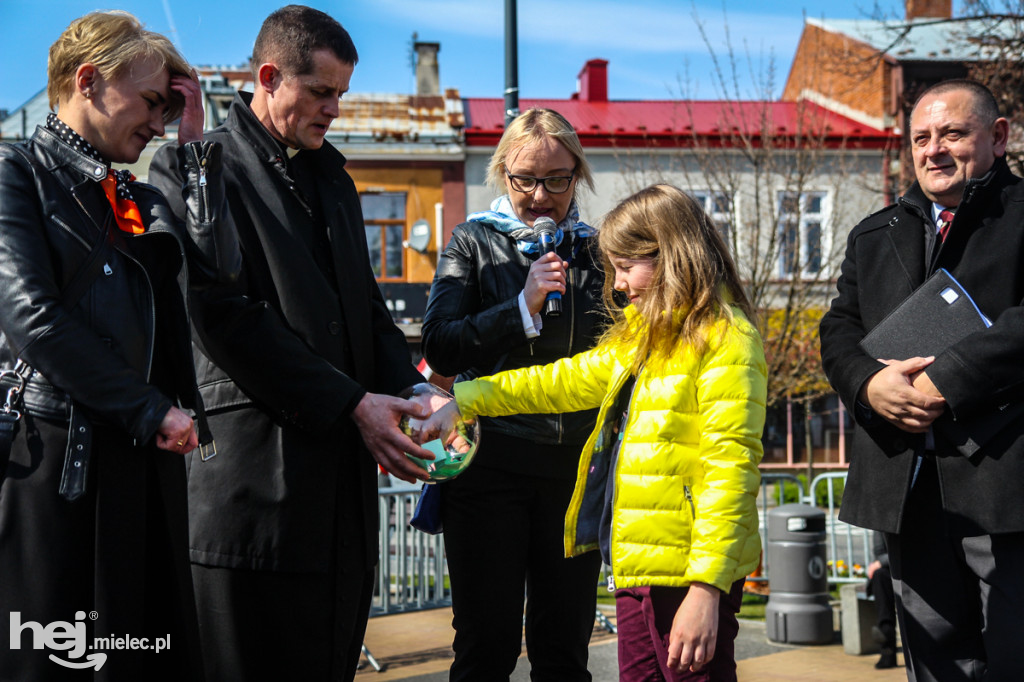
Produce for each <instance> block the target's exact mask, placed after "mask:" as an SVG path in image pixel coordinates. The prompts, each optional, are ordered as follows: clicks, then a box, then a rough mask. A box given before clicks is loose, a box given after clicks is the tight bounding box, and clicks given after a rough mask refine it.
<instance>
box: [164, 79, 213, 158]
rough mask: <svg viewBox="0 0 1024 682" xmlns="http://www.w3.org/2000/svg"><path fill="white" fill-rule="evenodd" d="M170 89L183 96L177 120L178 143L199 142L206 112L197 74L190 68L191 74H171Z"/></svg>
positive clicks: (201, 137)
mask: <svg viewBox="0 0 1024 682" xmlns="http://www.w3.org/2000/svg"><path fill="white" fill-rule="evenodd" d="M171 90H174V91H175V92H177V93H179V94H180V95H181V96H182V97H184V98H185V108H184V109H182V112H181V120H180V121H179V122H178V144H179V145H182V144H186V143H188V142H200V141H202V139H203V121H204V120H205V116H206V113H205V111H204V109H203V91H202V88H200V87H199V76H197V75H196V70H195V69H192V75H191V76H182V75H176V76H171Z"/></svg>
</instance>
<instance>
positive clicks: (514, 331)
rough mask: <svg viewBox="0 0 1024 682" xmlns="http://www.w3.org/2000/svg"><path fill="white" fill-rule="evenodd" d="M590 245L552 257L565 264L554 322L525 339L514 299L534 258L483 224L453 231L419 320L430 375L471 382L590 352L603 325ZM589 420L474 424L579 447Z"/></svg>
mask: <svg viewBox="0 0 1024 682" xmlns="http://www.w3.org/2000/svg"><path fill="white" fill-rule="evenodd" d="M596 242H597V239H596V238H594V237H590V238H585V239H582V240H575V241H574V240H572V239H570V238H568V237H567V238H565V239H563V240H562V244H561V245H560V246H559V247H558V254H559V255H560V256H561V257H562V259H563V260H568V261H569V271H568V281H567V287H566V293H565V295H564V296H563V297H562V308H563V312H562V315H561V316H559V317H549V316H545V317H544V318H543V325H544V326H543V329H542V331H541V333H540V336H538V337H536V338H533V339H527V337H526V333H525V332H524V331H523V323H522V318H521V317H520V313H519V302H518V297H519V292H521V291H522V290H523V286H524V284H525V283H526V276H527V273H528V272H529V270H530V265H531V264H532V263H533V261H534V260H535V257H531V256H527V255H525V254H523V253H521V252H520V251H519V250H518V249H517V248H516V245H515V241H514V240H513V239H512V238H511V237H509V236H508V235H507V234H503V233H501V232H498V231H497V230H494V229H492V228H491V227H490V226H489V225H487V224H486V223H477V222H469V223H462V224H461V225H458V226H456V228H455V230H454V231H453V233H452V238H451V241H450V242H449V244H448V246H447V247H446V248H445V251H444V253H443V254H442V256H441V260H440V263H438V267H437V272H436V273H435V275H434V283H433V285H432V287H431V290H430V301H429V302H428V303H427V312H426V314H425V315H424V318H423V329H422V334H423V341H422V343H423V355H424V357H425V358H426V359H427V362H428V363H429V364H430V367H431V369H433V370H434V371H435V372H437V373H439V374H443V375H446V376H454V375H458V377H459V379H472V378H475V377H478V376H485V375H488V374H494V373H495V372H496V371H500V370H506V369H515V368H518V367H529V366H531V365H543V364H547V363H549V362H554V361H555V360H557V359H559V358H563V357H568V356H571V355H575V354H576V353H580V352H582V351H584V350H587V349H589V348H591V347H593V345H594V344H595V342H596V340H597V337H598V336H599V335H600V332H601V329H602V326H603V324H604V323H605V321H606V317H605V314H604V312H603V310H604V306H603V305H602V303H601V287H602V285H603V283H604V270H603V268H602V267H601V264H600V263H599V262H598V260H597V243H596ZM573 254H575V255H573ZM595 418H596V414H595V413H594V411H593V410H588V411H587V412H577V413H573V414H563V415H515V416H511V417H501V418H487V417H482V418H481V423H482V424H483V426H484V433H492V432H493V433H504V434H507V435H511V436H516V437H519V438H527V439H530V440H533V441H535V442H538V443H546V444H552V445H556V444H563V443H565V444H578V445H582V444H583V443H585V442H586V439H587V436H589V435H590V431H591V430H592V428H593V425H594V419H595ZM484 437H485V438H486V436H484Z"/></svg>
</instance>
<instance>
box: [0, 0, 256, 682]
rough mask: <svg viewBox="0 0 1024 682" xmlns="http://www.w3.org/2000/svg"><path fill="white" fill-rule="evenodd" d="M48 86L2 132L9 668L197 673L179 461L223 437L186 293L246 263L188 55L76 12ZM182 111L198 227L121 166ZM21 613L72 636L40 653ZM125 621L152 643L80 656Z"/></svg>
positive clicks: (0, 659)
mask: <svg viewBox="0 0 1024 682" xmlns="http://www.w3.org/2000/svg"><path fill="white" fill-rule="evenodd" d="M48 92H49V96H50V100H51V105H52V106H54V107H55V108H57V107H59V109H57V113H56V114H51V115H50V116H49V117H48V119H47V122H46V124H45V125H42V126H40V127H39V128H38V129H37V130H36V132H35V133H34V135H33V136H32V137H31V138H30V139H29V140H27V141H25V142H22V143H18V144H17V145H3V146H0V332H2V336H0V369H2V380H0V383H2V386H3V389H4V392H5V395H7V396H8V402H9V404H10V407H11V408H13V410H15V411H14V412H11V411H7V412H4V416H5V417H7V420H6V421H5V422H4V424H5V425H6V426H7V427H9V430H8V432H7V433H8V437H7V438H6V439H0V443H2V444H3V448H2V450H0V575H2V576H3V578H2V580H0V611H2V612H3V614H4V616H3V618H2V619H0V641H3V642H5V647H6V646H7V644H6V643H8V642H10V643H11V646H10V650H9V651H7V650H5V652H4V654H3V656H0V678H2V679H20V680H28V679H47V680H51V679H61V678H60V676H61V674H69V675H74V674H78V675H81V671H80V670H74V672H68V670H69V668H73V667H75V666H77V667H82V665H83V664H87V665H89V666H90V667H94V669H95V670H97V671H100V670H102V672H101V673H100V675H102V676H105V678H108V679H147V680H153V679H199V676H201V669H200V668H199V667H198V663H199V658H198V632H197V626H196V620H195V611H194V606H193V598H192V586H191V581H190V578H189V570H188V568H189V567H188V556H187V537H186V536H187V527H186V525H185V524H186V513H185V463H186V461H185V456H186V455H188V453H190V452H192V451H193V450H195V449H196V448H197V447H200V448H201V450H202V452H203V453H204V455H206V456H210V455H212V454H213V453H214V447H213V442H212V437H211V435H210V434H209V432H208V430H207V429H206V427H205V421H204V419H203V410H202V402H201V400H200V398H199V395H198V390H197V388H196V381H195V372H194V369H193V364H192V355H191V348H190V332H189V323H188V314H187V306H186V302H185V292H184V288H185V287H186V286H188V285H191V286H192V287H200V286H203V284H204V282H211V281H214V280H216V279H218V278H220V279H230V278H231V277H232V276H233V273H236V272H237V267H238V253H237V246H236V245H235V242H234V240H233V238H232V231H231V229H230V226H229V225H228V224H226V223H225V222H224V216H223V214H222V211H221V204H222V202H221V199H222V186H221V182H220V176H219V170H220V155H219V148H218V147H217V146H212V145H209V144H207V143H204V142H203V141H202V131H203V109H202V102H201V93H200V90H199V84H198V82H197V81H196V79H195V77H194V75H192V71H191V69H190V68H189V66H188V64H187V62H185V60H184V59H183V58H182V57H181V55H179V54H178V52H177V51H176V50H175V49H174V47H173V46H172V45H171V43H170V41H168V40H167V39H166V38H164V37H163V36H160V35H158V34H155V33H151V32H149V31H146V30H144V29H143V28H142V26H141V24H139V22H138V21H137V20H136V19H135V18H134V17H132V16H131V15H129V14H126V13H123V12H110V13H93V14H89V15H87V16H84V17H82V18H80V19H77V20H76V21H74V22H72V24H71V25H70V26H69V27H68V28H67V29H66V30H65V31H64V33H63V34H62V35H61V36H60V38H59V39H58V40H57V42H55V43H54V44H53V46H52V47H51V48H50V60H49V84H48ZM179 116H180V123H179V126H178V138H179V143H180V158H181V163H182V164H183V166H184V167H185V168H187V175H188V178H189V182H188V183H187V184H186V185H185V186H183V187H182V188H181V191H182V193H183V194H184V195H186V196H187V197H188V202H189V206H190V213H189V218H188V221H187V225H181V224H179V223H178V222H177V221H176V220H174V218H173V216H172V215H171V213H170V209H169V208H168V206H167V203H166V201H165V200H164V198H163V196H162V195H160V194H159V193H158V192H157V191H156V190H155V189H153V188H152V187H149V186H147V185H143V184H141V183H137V182H135V181H134V178H130V177H128V176H127V175H125V174H123V173H122V174H111V172H110V164H111V163H133V162H135V161H137V160H138V158H139V156H140V154H141V153H142V150H143V149H144V148H145V146H146V144H147V143H148V142H149V140H150V139H151V138H152V137H154V136H161V135H163V133H164V125H165V122H166V121H170V120H173V119H176V118H178V117H179ZM185 282H187V283H188V284H187V285H186V284H185ZM12 389H13V393H12V392H11V391H12ZM193 415H195V417H194V418H193ZM193 466H202V462H201V461H200V458H199V457H198V456H197V457H196V458H195V459H194V462H193ZM8 614H10V615H11V618H10V619H8ZM15 614H16V617H15ZM86 614H88V615H86ZM30 622H31V623H38V624H40V625H41V626H42V627H43V628H45V627H47V626H48V625H49V624H51V623H58V622H60V623H64V624H65V625H67V626H68V627H69V628H70V627H72V626H73V628H74V629H73V630H69V632H73V633H74V637H71V636H70V635H69V637H68V638H67V640H64V641H62V642H59V644H60V645H61V646H60V647H57V646H51V647H50V648H49V650H47V648H46V647H47V646H48V641H49V640H48V639H47V638H46V637H42V636H41V635H40V634H39V631H38V629H36V628H35V627H34V626H30V625H28V624H29V623H30ZM115 636H119V637H129V638H137V641H141V640H142V638H149V639H148V643H149V649H148V650H145V649H142V648H138V647H137V648H131V647H128V648H125V649H118V650H111V651H109V652H106V651H104V650H103V649H104V646H105V645H104V644H103V643H102V641H101V642H100V643H99V645H98V647H97V650H96V651H90V653H89V655H88V657H87V658H86V654H85V652H86V651H89V650H90V649H91V648H92V645H93V643H94V640H93V638H94V637H100V638H104V637H115ZM157 638H161V641H162V642H163V643H164V645H165V650H164V651H161V652H160V654H159V656H156V652H155V647H156V646H157ZM103 641H106V640H103ZM69 644H73V646H69ZM36 645H40V647H41V648H36ZM110 646H111V647H113V646H114V645H113V643H110ZM48 654H53V656H48ZM51 658H59V659H60V661H59V662H58V661H55V660H51ZM62 666H64V667H62Z"/></svg>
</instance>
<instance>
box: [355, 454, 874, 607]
mask: <svg viewBox="0 0 1024 682" xmlns="http://www.w3.org/2000/svg"><path fill="white" fill-rule="evenodd" d="M845 480H846V472H845V471H844V472H830V473H823V474H819V475H818V476H816V477H815V478H814V480H812V481H811V485H810V486H809V489H806V490H805V488H804V484H803V481H801V480H800V479H799V478H797V477H796V476H795V475H793V474H788V473H763V474H762V476H761V494H760V496H759V499H758V504H759V512H760V513H759V516H760V530H761V537H762V539H763V538H764V537H765V535H766V533H765V531H766V530H767V528H766V524H767V520H768V510H769V509H770V508H771V507H772V506H775V505H779V504H784V503H785V502H786V501H787V499H786V498H787V495H786V487H787V486H793V488H792V489H791V490H792V491H793V492H790V494H789V495H788V497H789V498H790V501H796V502H802V503H805V504H811V505H813V504H815V497H816V495H817V496H818V497H820V498H821V500H822V502H824V504H823V505H822V508H823V510H824V512H825V524H826V532H827V540H826V543H827V544H826V556H827V558H828V561H829V582H831V583H846V582H859V581H862V580H864V577H863V576H859V575H856V574H855V573H856V572H855V570H854V566H866V565H867V564H868V563H869V562H870V561H871V537H870V533H869V532H867V531H864V530H863V529H861V528H857V527H855V526H851V525H849V524H848V523H845V522H843V521H840V520H839V518H838V504H837V495H836V484H835V482H836V481H843V482H845ZM794 493H795V494H794ZM418 498H419V489H418V488H413V487H406V486H402V487H395V488H394V489H389V488H381V489H380V491H379V492H378V505H379V513H380V531H379V532H380V548H381V560H380V562H379V563H378V564H377V577H376V584H375V586H374V598H373V604H372V607H371V615H374V616H380V615H386V614H391V613H400V612H403V611H417V610H420V609H433V608H439V607H447V606H450V605H451V588H450V587H449V585H448V579H447V563H446V560H445V553H444V542H443V539H442V536H441V535H428V534H426V533H421V532H420V531H418V530H415V529H413V528H412V527H410V526H409V519H411V518H412V512H413V510H414V509H415V507H416V501H417V499H418ZM770 578H771V567H770V566H769V565H768V560H767V556H765V557H764V564H763V576H762V577H760V578H757V579H761V580H770Z"/></svg>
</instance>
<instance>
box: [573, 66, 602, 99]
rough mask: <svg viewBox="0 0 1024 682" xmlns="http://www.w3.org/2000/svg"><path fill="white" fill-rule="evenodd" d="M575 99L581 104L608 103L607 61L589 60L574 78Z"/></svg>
mask: <svg viewBox="0 0 1024 682" xmlns="http://www.w3.org/2000/svg"><path fill="white" fill-rule="evenodd" d="M576 80H577V83H576V97H574V98H573V99H579V100H580V101H581V102H607V101H608V60H607V59H591V60H590V61H588V62H587V63H586V64H584V65H583V70H582V71H580V73H579V75H578V76H576Z"/></svg>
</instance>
